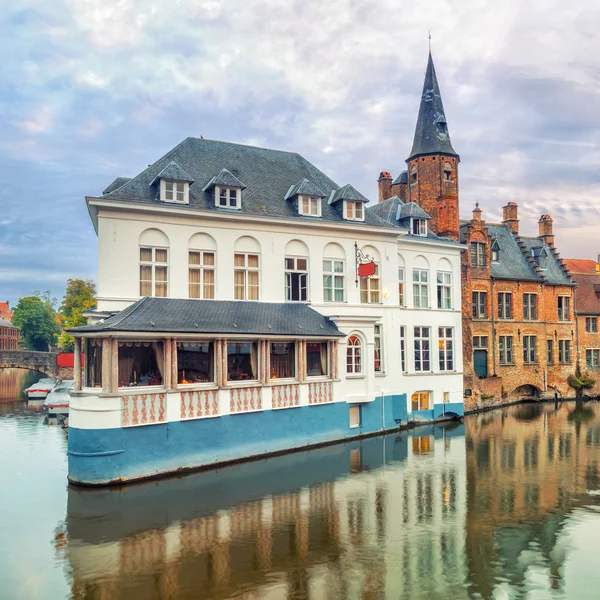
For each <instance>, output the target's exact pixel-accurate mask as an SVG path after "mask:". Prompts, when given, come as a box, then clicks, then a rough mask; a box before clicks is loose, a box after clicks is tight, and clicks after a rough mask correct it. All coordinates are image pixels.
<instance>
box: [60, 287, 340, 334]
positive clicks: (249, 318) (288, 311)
mask: <svg viewBox="0 0 600 600" xmlns="http://www.w3.org/2000/svg"><path fill="white" fill-rule="evenodd" d="M69 332H72V333H80V334H85V333H103V332H106V333H108V332H126V333H150V332H152V333H157V334H159V333H198V334H215V335H242V334H253V335H279V336H305V337H344V334H343V333H341V332H340V330H339V329H338V328H337V326H336V325H335V323H333V321H331V320H330V319H329V318H328V317H324V316H323V315H321V314H320V313H318V312H317V311H316V310H313V309H312V308H311V307H310V306H308V305H306V304H304V303H292V302H285V303H284V302H282V303H276V302H243V301H235V300H190V299H176V298H149V297H146V298H142V299H141V300H138V301H137V302H136V303H135V304H132V305H131V306H129V307H127V308H126V309H124V310H122V311H121V312H119V313H118V314H116V315H114V316H112V317H109V318H108V319H106V320H105V321H103V322H101V323H96V324H93V325H83V326H82V327H74V328H72V329H69Z"/></svg>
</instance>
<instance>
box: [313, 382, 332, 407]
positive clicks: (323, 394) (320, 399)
mask: <svg viewBox="0 0 600 600" xmlns="http://www.w3.org/2000/svg"><path fill="white" fill-rule="evenodd" d="M328 402H333V383H332V382H331V381H313V382H311V383H309V384H308V403H309V404H326V403H328Z"/></svg>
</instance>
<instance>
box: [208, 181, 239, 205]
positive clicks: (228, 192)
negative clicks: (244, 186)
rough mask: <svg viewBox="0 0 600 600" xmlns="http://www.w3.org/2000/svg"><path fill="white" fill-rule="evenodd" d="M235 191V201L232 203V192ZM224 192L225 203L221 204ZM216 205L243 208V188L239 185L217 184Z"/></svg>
mask: <svg viewBox="0 0 600 600" xmlns="http://www.w3.org/2000/svg"><path fill="white" fill-rule="evenodd" d="M234 191H235V202H234V203H232V197H233V194H232V192H234ZM222 192H223V193H224V196H223V197H224V199H225V204H221V193H222ZM215 206H216V207H217V208H229V209H234V210H239V209H240V208H242V190H241V188H238V187H224V186H220V185H216V186H215Z"/></svg>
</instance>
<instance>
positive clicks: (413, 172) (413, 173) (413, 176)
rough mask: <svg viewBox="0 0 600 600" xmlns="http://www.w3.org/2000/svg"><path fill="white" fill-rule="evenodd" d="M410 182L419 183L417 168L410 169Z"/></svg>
mask: <svg viewBox="0 0 600 600" xmlns="http://www.w3.org/2000/svg"><path fill="white" fill-rule="evenodd" d="M410 181H411V183H417V167H416V165H413V166H412V167H411V168H410Z"/></svg>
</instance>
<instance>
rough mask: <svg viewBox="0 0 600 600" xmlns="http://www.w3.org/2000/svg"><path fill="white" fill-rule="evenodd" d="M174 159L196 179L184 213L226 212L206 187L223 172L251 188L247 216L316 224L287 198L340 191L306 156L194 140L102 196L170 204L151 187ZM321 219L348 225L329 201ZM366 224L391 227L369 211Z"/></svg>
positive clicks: (244, 201) (247, 192)
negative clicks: (300, 191) (302, 190)
mask: <svg viewBox="0 0 600 600" xmlns="http://www.w3.org/2000/svg"><path fill="white" fill-rule="evenodd" d="M172 161H174V162H176V163H177V164H178V165H179V166H180V167H181V168H182V169H183V170H184V171H185V172H186V173H187V174H188V175H189V176H190V177H191V178H192V179H194V181H195V183H193V184H191V185H190V192H189V198H190V202H189V205H177V208H178V210H185V209H186V207H187V206H189V207H190V208H192V209H203V210H214V211H217V212H218V211H222V210H224V209H221V208H217V207H215V203H214V193H213V192H211V191H209V190H207V191H203V189H202V188H203V187H204V186H205V185H206V184H207V183H208V182H209V181H210V179H211V178H212V177H214V175H215V173H219V172H220V171H221V170H222V169H227V170H228V171H229V172H230V173H232V175H234V176H235V177H237V178H238V179H239V180H240V181H243V182H244V183H245V185H246V186H247V188H246V189H245V190H244V191H243V192H242V208H241V209H240V211H239V212H241V213H242V214H244V213H247V214H255V215H264V216H275V217H286V218H290V219H305V220H312V221H314V217H306V216H303V215H299V214H298V212H297V210H296V209H295V207H294V206H293V204H292V203H291V202H287V201H286V200H285V195H286V193H287V191H288V190H289V189H290V186H291V185H295V184H296V183H298V182H301V181H302V180H303V179H308V180H309V181H311V182H312V183H314V184H315V185H316V186H317V187H318V188H319V189H320V190H321V192H322V193H323V195H324V196H329V195H330V194H331V192H332V191H336V190H338V189H339V187H340V186H338V185H337V184H336V183H335V182H334V181H333V180H331V179H330V178H329V177H327V175H325V173H323V172H322V171H320V170H319V169H317V168H316V167H315V166H314V165H312V164H311V163H310V162H308V161H307V160H306V159H305V158H303V157H302V156H300V155H299V154H296V153H293V152H284V151H281V150H268V149H265V148H257V147H254V146H244V145H242V144H233V143H229V142H220V141H215V140H206V139H200V138H193V137H189V138H186V139H185V140H183V141H182V142H181V143H180V144H178V145H177V146H175V148H173V149H172V150H170V151H169V152H167V154H165V155H164V156H163V157H162V158H159V159H158V160H157V161H156V162H154V163H153V164H151V165H150V166H149V167H147V168H146V169H144V170H143V171H142V172H141V173H139V174H138V175H136V176H135V177H134V178H133V179H131V180H130V181H128V182H127V183H125V184H124V185H122V186H121V187H119V188H118V189H117V190H113V191H111V192H109V193H107V194H105V195H104V196H102V198H106V199H110V200H118V201H122V202H135V203H142V204H157V205H163V206H164V203H162V202H161V201H160V198H157V194H156V190H155V189H154V188H152V187H150V182H151V181H153V180H154V179H155V178H156V176H157V175H158V174H159V173H160V172H161V171H162V170H163V169H164V168H165V167H166V166H167V165H168V164H169V163H170V162H172ZM228 212H231V210H228ZM321 220H324V221H337V222H340V223H343V222H345V221H344V217H343V214H342V212H341V210H339V209H338V208H337V207H336V206H335V205H329V204H327V203H323V206H322V218H321ZM364 223H365V224H366V225H372V226H379V227H390V224H389V223H388V222H386V221H384V220H383V219H380V218H379V217H378V216H377V215H376V214H375V213H373V212H371V210H370V209H369V208H368V207H367V209H366V211H365V221H364ZM352 224H353V225H354V226H356V227H361V226H362V225H363V222H360V221H352Z"/></svg>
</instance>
